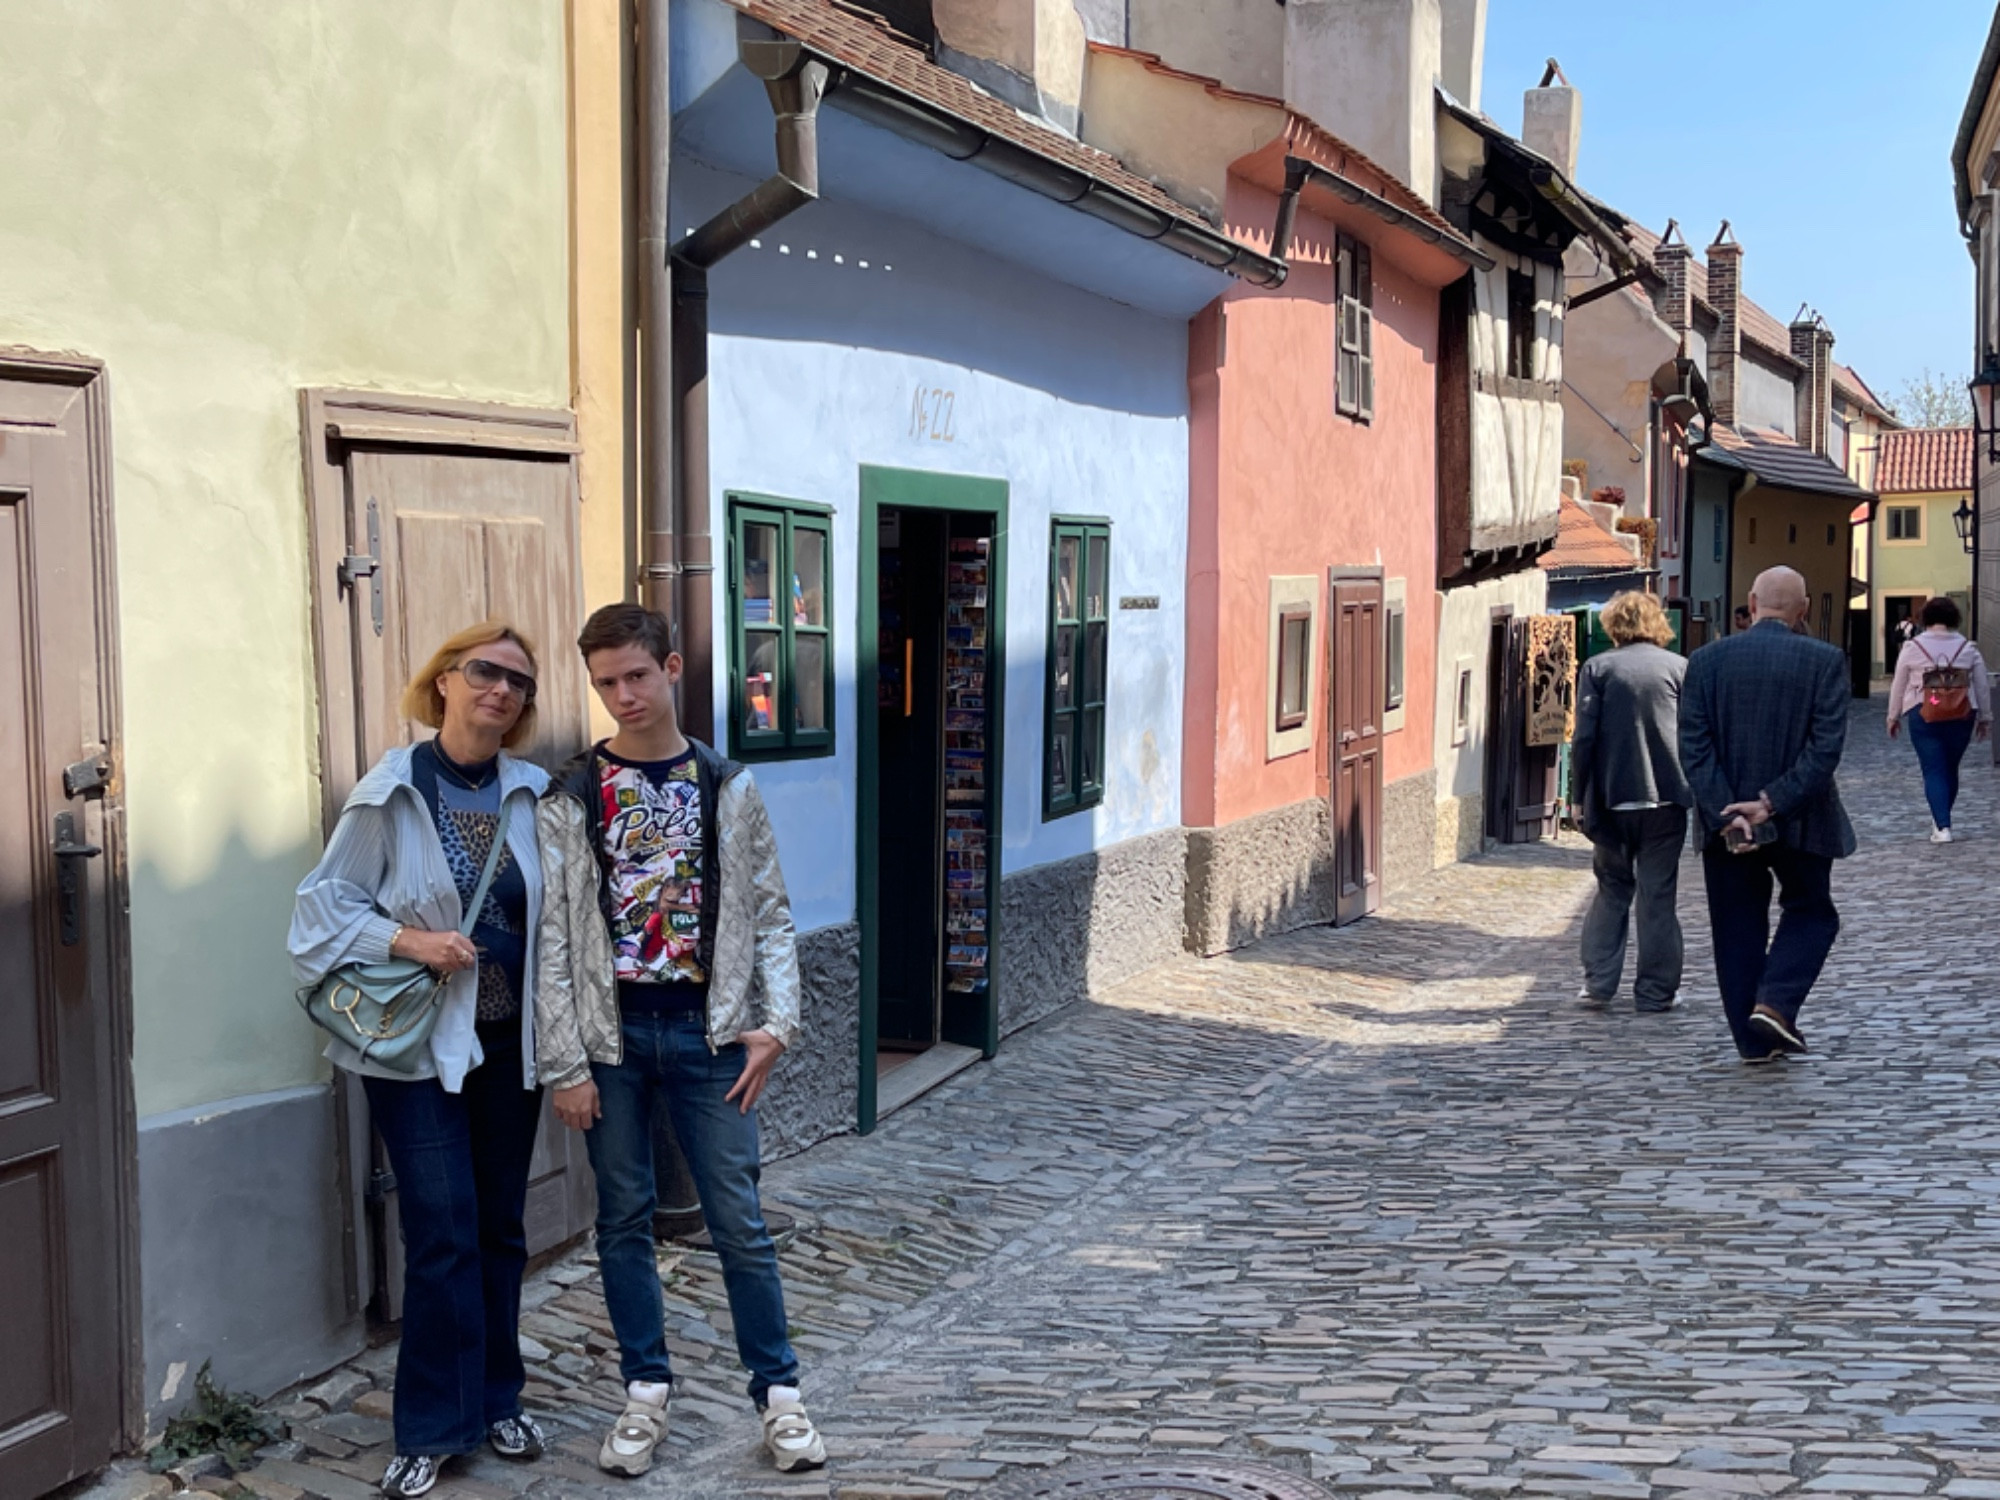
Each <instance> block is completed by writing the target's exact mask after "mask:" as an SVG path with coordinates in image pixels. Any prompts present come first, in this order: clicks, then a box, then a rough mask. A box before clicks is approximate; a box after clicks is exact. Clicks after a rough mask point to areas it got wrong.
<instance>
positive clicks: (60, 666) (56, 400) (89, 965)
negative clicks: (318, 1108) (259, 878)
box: [0, 359, 131, 1496]
mask: <svg viewBox="0 0 2000 1500" xmlns="http://www.w3.org/2000/svg"><path fill="white" fill-rule="evenodd" d="M41 375H45V376H46V378H38V376H41ZM93 375H94V372H91V371H87V370H77V369H67V370H66V369H63V368H61V367H59V366H53V365H52V366H50V367H49V368H47V369H46V370H45V371H39V372H38V371H36V370H34V369H33V368H32V367H31V366H30V365H29V363H28V362H27V361H21V360H12V359H0V1495H6V1496H16V1495H19V1496H32V1495H39V1494H41V1493H43V1492H44V1491H47V1490H51V1489H54V1488H56V1487H57V1486H58V1485H61V1484H63V1483H65V1482H66V1481H68V1480H70V1479H72V1478H74V1477H76V1476H77V1475H80V1474H84V1473H87V1472H89V1471H90V1470H91V1469H94V1468H97V1467H99V1466H100V1465H102V1464H103V1463H104V1462H105V1461H106V1460H108V1459H109V1458H110V1457H111V1455H112V1452H113V1451H114V1449H115V1448H116V1447H118V1446H119V1438H120V1432H121V1427H122V1423H123V1417H124V1394H125V1390H126V1385H127V1372H128V1332H127V1326H126V1318H127V1296H126V1293H127V1288H128V1286H129V1284H130V1280H129V1276H128V1275H127V1274H126V1270H125V1267H126V1265H127V1260H126V1257H127V1255H128V1245H127V1226H128V1224H129V1222H130V1220H129V1214H128V1212H127V1209H128V1206H129V1205H128V1201H127V1197H126V1195H127V1194H128V1193H129V1191H130V1186H131V1184H130V1177H129V1171H128V1170H127V1169H128V1168H129V1163H130V1155H129V1152H130V1135H129V1132H130V1128H131V1118H130V1098H129V1090H130V1077H129V1072H128V1069H129V1052H130V1048H129V1043H128V1041H127V1031H126V1028H125V1025H124V1024H123V1022H122V1020H121V1019H120V1018H121V1017H122V1015H123V1011H122V1005H121V1002H120V997H119V995H118V994H117V992H116V989H115V986H116V985H117V983H118V980H117V975H118V974H119V973H120V972H122V968H123V964H122V960H121V959H120V958H119V955H120V954H121V953H122V951H123V932H122V927H121V926H120V924H121V923H122V922H123V920H124V918H123V914H122V912H121V910H120V906H121V904H122V903H120V902H119V901H118V900H116V899H115V893H114V886H115V884H116V880H115V872H116V870H117V868H118V866H119V854H118V850H117V847H116V840H117V836H118V828H117V823H118V819H117V816H116V809H115V806H113V805H108V804H107V802H106V800H105V799H106V793H107V791H108V789H109V786H110V781H109V766H110V756H111V754H112V751H113V749H114V747H113V745H112V743H111V740H112V736H113V733H114V731H113V723H114V716H115V713H116V705H115V701H114V688H115V682H114V678H113V675H112V672H111V671H110V663H111V660H112V658H111V656H110V650H111V640H110V637H109V632H110V630H111V629H112V618H111V599H110V597H109V583H108V577H109V575H108V572H107V571H105V570H104V569H102V568H101V567H100V563H102V562H103V561H104V553H103V551H102V550H100V549H103V548H108V545H109V537H108V533H106V532H105V531H104V530H103V529H102V528H104V527H105V525H106V524H107V523H108V521H109V511H108V506H107V505H103V504H101V503H100V502H102V501H103V500H104V498H105V497H104V496H103V495H102V494H101V493H99V492H98V491H97V490H96V489H95V488H94V487H95V486H97V485H99V484H101V483H103V482H104V476H105V473H106V467H105V465H104V463H103V460H104V459H105V458H107V457H108V455H107V454H106V452H105V451H104V443H103V429H102V423H103V422H104V420H105V413H104V406H103V396H102V386H101V377H99V378H92V377H93Z"/></svg>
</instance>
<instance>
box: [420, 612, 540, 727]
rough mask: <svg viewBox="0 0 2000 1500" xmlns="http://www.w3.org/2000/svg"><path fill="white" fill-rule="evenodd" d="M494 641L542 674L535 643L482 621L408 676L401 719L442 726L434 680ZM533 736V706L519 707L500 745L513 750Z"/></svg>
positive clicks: (440, 700) (504, 627) (494, 622)
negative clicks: (511, 645)
mask: <svg viewBox="0 0 2000 1500" xmlns="http://www.w3.org/2000/svg"><path fill="white" fill-rule="evenodd" d="M495 641H512V642H513V643H514V644H515V645H517V646H519V647H520V648H521V653H522V654H523V655H524V656H526V657H527V658H528V666H529V668H530V669H531V670H533V672H534V673H535V675H536V676H540V675H541V670H542V669H541V665H540V663H539V661H538V660H537V658H536V656H535V643H534V642H533V641H531V640H529V639H528V638H527V636H525V635H523V634H522V633H521V632H520V631H518V630H516V629H515V628H514V627H513V626H512V625H509V624H508V623H507V622H506V621H505V620H482V621H480V622H479V624H477V625H468V626H466V627H465V629H463V630H461V631H459V632H458V634H457V635H454V636H452V637H451V638H450V639H449V640H447V641H446V642H445V643H444V644H443V645H441V646H439V647H438V648H437V650H436V651H434V652H433V653H432V654H431V659H430V660H429V661H427V662H425V663H424V664H423V665H422V666H421V667H418V668H417V670H416V671H415V672H413V673H412V674H411V675H410V681H409V684H408V685H407V686H406V687H405V688H404V689H403V705H402V707H403V717H404V718H406V719H415V720H416V721H417V722H418V723H419V724H424V725H427V726H429V727H430V728H432V729H442V728H443V727H444V694H443V693H440V692H439V691H438V685H437V680H438V679H439V678H440V677H442V676H444V674H445V673H447V672H449V671H450V670H451V669H452V668H453V667H455V666H457V665H458V664H459V663H460V662H461V661H463V660H465V657H466V654H467V653H468V652H470V651H471V650H473V649H474V648H475V647H478V646H490V645H492V644H493V643H494V642H495ZM534 737H535V705H534V704H532V703H524V704H522V705H521V717H520V718H518V719H516V720H515V721H514V727H513V728H512V729H510V730H508V731H507V733H506V735H505V736H504V737H503V738H502V739H501V741H500V743H501V744H502V745H504V746H505V747H506V748H507V749H509V750H512V749H513V748H514V747H515V746H517V745H524V744H526V743H527V742H528V741H529V740H532V739H533V738H534Z"/></svg>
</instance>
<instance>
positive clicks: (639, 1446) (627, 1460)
mask: <svg viewBox="0 0 2000 1500" xmlns="http://www.w3.org/2000/svg"><path fill="white" fill-rule="evenodd" d="M672 1392H673V1387H672V1386H670V1385H668V1384H667V1382H665V1381H664V1380H661V1381H648V1380H634V1381H632V1382H631V1383H630V1384H629V1385H627V1386H626V1387H625V1410H624V1412H623V1413H621V1414H620V1416H619V1418H618V1420H617V1421H616V1422H615V1423H613V1424H612V1428H611V1433H610V1435H609V1436H608V1437H606V1438H605V1439H604V1446H603V1447H602V1448H600V1449H598V1450H597V1467H598V1468H600V1469H602V1470H604V1472H605V1473H607V1474H623V1475H625V1476H626V1477H627V1478H632V1479H636V1478H638V1477H639V1475H641V1474H643V1473H645V1472H646V1471H647V1470H648V1469H650V1468H652V1467H653V1450H654V1449H655V1448H657V1447H658V1446H659V1445H660V1439H661V1438H663V1437H665V1436H666V1435H667V1402H668V1398H669V1397H670V1396H671V1395H672Z"/></svg>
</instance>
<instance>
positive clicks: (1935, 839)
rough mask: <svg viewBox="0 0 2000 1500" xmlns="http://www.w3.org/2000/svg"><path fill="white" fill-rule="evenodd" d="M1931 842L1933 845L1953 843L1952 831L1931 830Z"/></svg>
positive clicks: (1947, 829)
mask: <svg viewBox="0 0 2000 1500" xmlns="http://www.w3.org/2000/svg"><path fill="white" fill-rule="evenodd" d="M1931 842H1932V843H1933V844H1949V843H1950V842H1951V830H1950V829H1949V828H1933V829H1932V830H1931Z"/></svg>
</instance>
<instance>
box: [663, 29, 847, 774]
mask: <svg viewBox="0 0 2000 1500" xmlns="http://www.w3.org/2000/svg"><path fill="white" fill-rule="evenodd" d="M654 3H659V4H664V3H665V0H654ZM763 30H764V29H763V28H758V29H757V31H753V30H751V28H749V27H740V28H739V31H738V36H737V52H738V55H739V56H740V57H741V58H742V61H743V66H744V67H745V68H747V69H748V70H749V71H750V73H751V74H752V76H754V77H757V78H761V79H763V80H764V89H765V92H766V93H768V94H769V95H770V97H771V112H772V114H773V115H775V116H776V125H777V147H778V170H777V172H776V174H775V175H773V176H771V177H769V178H766V179H765V180H764V181H763V182H762V183H760V184H758V185H757V187H755V188H754V189H752V190H751V191H750V192H749V193H748V194H747V195H746V196H744V197H742V198H740V199H738V200H737V201H736V202H734V203H732V204H730V205H729V207H727V208H725V209H723V210H722V212H721V213H719V214H717V215H716V216H715V217H714V218H712V219H710V220H709V221H708V222H707V223H706V224H703V225H702V226H701V227H700V228H699V229H696V230H694V231H693V232H692V233H691V234H689V235H688V236H687V238H685V239H683V240H682V241H681V242H680V243H679V244H678V245H676V246H675V247H674V250H673V306H674V338H673V381H674V385H673V403H672V404H673V409H674V414H675V417H676V418H677V420H678V421H679V423H680V463H679V465H678V467H677V469H676V471H675V474H674V486H673V513H674V514H673V526H674V534H675V538H676V539H677V541H678V543H679V547H680V570H679V572H680V589H679V599H678V601H677V602H678V604H679V606H680V612H679V618H680V635H681V642H682V644H681V658H682V660H683V662H684V663H685V668H684V672H683V675H682V679H681V727H682V728H683V729H684V730H685V731H686V732H687V733H688V734H690V735H692V736H694V737H695V738H696V739H699V740H705V741H708V742H709V743H711V744H712V743H714V740H715V627H714V621H715V555H714V544H713V540H712V538H711V536H710V533H709V471H708V271H709V268H710V267H711V266H713V265H715V264H716V263H717V262H718V261H720V260H722V259H723V258H724V257H725V256H727V255H730V254H732V253H733V252H735V251H737V250H740V249H742V248H743V246H745V245H747V244H749V243H750V241H751V240H752V239H754V238H755V237H756V236H757V235H759V234H762V233H763V232H764V231H765V230H767V229H769V228H770V227H771V226H772V225H773V224H776V223H777V222H778V221H779V220H780V219H782V218H784V217H785V216H786V215H787V214H790V213H793V212H794V211H796V210H798V209H800V208H803V207H804V206H805V205H806V204H808V203H811V202H812V201H813V200H814V199H815V198H817V197H818V196H819V128H818V120H819V102H820V100H821V99H822V98H823V97H824V96H825V94H826V87H827V66H826V64H825V63H823V62H820V61H818V60H817V59H815V58H813V57H811V56H810V55H809V54H808V53H807V52H806V50H805V48H804V47H803V46H802V45H801V44H800V43H799V42H797V41H795V40H794V39H793V38H791V37H787V36H781V35H777V34H775V33H766V34H763V35H759V34H758V32H759V31H763Z"/></svg>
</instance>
